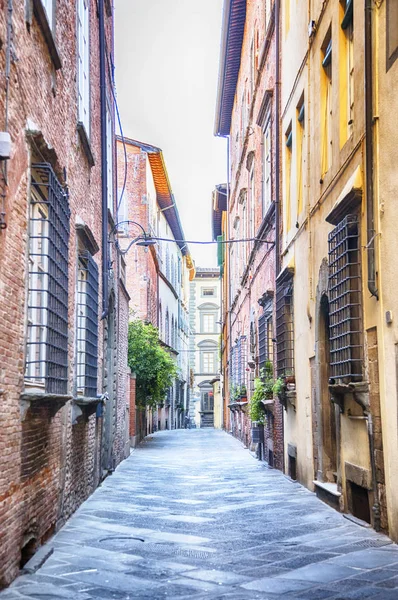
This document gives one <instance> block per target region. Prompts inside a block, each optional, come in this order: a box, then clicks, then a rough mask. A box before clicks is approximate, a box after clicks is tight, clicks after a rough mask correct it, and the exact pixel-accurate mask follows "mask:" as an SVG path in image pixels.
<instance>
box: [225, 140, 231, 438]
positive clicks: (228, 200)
mask: <svg viewBox="0 0 398 600" xmlns="http://www.w3.org/2000/svg"><path fill="white" fill-rule="evenodd" d="M230 149H231V148H230V136H229V135H228V136H227V223H226V224H227V232H226V233H227V235H226V239H227V240H229V239H230V227H229V224H230V223H229V204H230V197H229V194H230V191H231V190H230V182H229V172H230V168H231V165H230V158H229V153H230ZM227 252H228V274H227V281H228V299H227V298H226V301H227V303H228V317H229V318H228V321H229V323H228V326H227V331H228V334H229V335H228V344H229V352H228V399H229V402H231V398H230V391H231V365H230V360H231V355H232V313H231V299H232V296H231V261H230V253H229V244H227V248H226V252H225V254H226V253H227ZM227 347H228V346H227ZM226 414H228V411H226ZM228 425H229V429H231V411H229V415H228Z"/></svg>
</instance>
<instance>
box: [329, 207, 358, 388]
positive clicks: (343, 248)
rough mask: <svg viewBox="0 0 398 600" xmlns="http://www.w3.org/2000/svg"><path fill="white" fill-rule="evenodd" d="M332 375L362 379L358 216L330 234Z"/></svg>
mask: <svg viewBox="0 0 398 600" xmlns="http://www.w3.org/2000/svg"><path fill="white" fill-rule="evenodd" d="M329 307H330V314H329V318H330V367H331V373H330V376H331V377H332V378H334V379H340V380H342V379H344V380H345V379H347V380H348V381H361V380H362V364H363V361H362V358H363V349H362V306H361V265H360V244H359V227H358V217H357V216H356V215H347V216H346V217H345V218H344V219H343V220H342V221H341V222H340V223H339V224H338V225H337V227H335V228H334V229H333V231H331V232H330V234H329Z"/></svg>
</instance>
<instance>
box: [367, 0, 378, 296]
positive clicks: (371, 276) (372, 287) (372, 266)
mask: <svg viewBox="0 0 398 600" xmlns="http://www.w3.org/2000/svg"><path fill="white" fill-rule="evenodd" d="M372 51H373V49H372V0H365V135H366V146H365V166H366V225H367V246H366V249H367V256H368V289H369V291H370V293H371V295H372V296H374V297H375V298H376V300H378V298H379V293H378V290H377V286H376V257H375V237H376V231H375V223H374V221H375V220H374V192H373V82H372V75H373V65H372Z"/></svg>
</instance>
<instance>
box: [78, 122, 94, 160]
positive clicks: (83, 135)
mask: <svg viewBox="0 0 398 600" xmlns="http://www.w3.org/2000/svg"><path fill="white" fill-rule="evenodd" d="M77 131H78V133H79V137H80V141H81V143H82V146H83V150H84V153H85V155H86V157H87V160H88V164H89V165H90V167H93V166H94V165H95V161H94V156H93V153H92V151H91V146H90V140H89V138H88V135H87V131H86V128H85V127H84V125H83V123H82V122H81V121H79V122H78V124H77Z"/></svg>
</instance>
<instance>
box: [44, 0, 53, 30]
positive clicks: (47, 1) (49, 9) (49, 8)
mask: <svg viewBox="0 0 398 600" xmlns="http://www.w3.org/2000/svg"><path fill="white" fill-rule="evenodd" d="M41 3H42V4H43V7H44V10H45V11H46V16H47V20H48V24H49V25H50V29H52V28H53V26H54V0H41Z"/></svg>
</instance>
